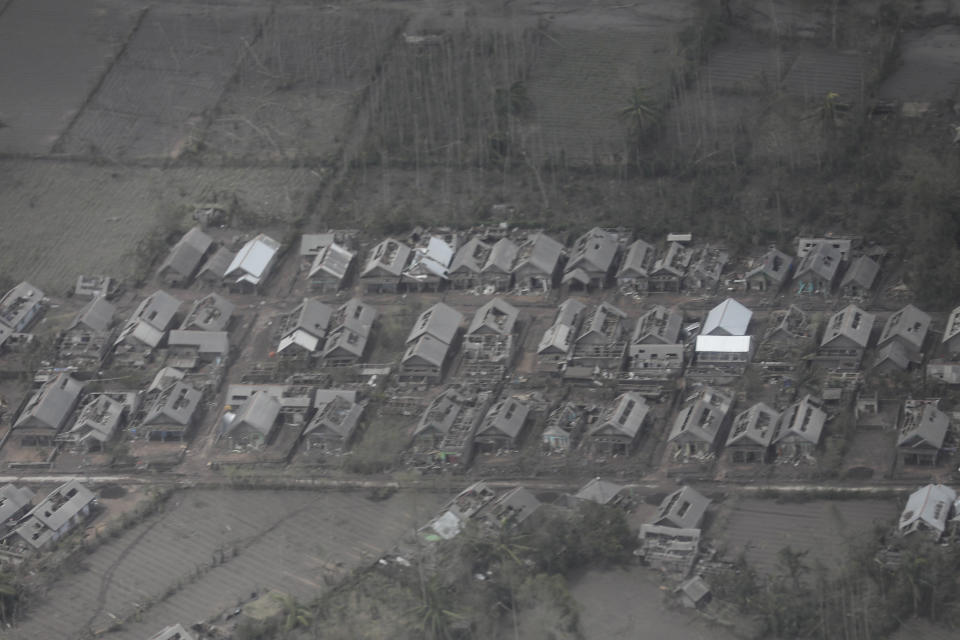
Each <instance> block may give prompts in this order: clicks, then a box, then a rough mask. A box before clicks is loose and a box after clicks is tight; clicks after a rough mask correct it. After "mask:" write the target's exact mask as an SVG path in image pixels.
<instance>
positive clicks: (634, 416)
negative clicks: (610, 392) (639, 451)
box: [588, 391, 650, 438]
mask: <svg viewBox="0 0 960 640" xmlns="http://www.w3.org/2000/svg"><path fill="white" fill-rule="evenodd" d="M648 413H650V405H648V404H647V401H646V400H644V398H643V396H641V395H640V394H638V393H634V392H632V391H628V392H627V393H623V394H620V395H619V396H617V398H616V400H614V401H613V404H612V405H611V406H610V407H608V408H607V410H606V411H604V412H603V415H601V416H600V419H599V420H597V422H596V424H594V425H593V427H592V428H591V429H590V433H589V434H588V435H590V436H595V435H600V434H607V433H612V434H617V435H623V436H626V437H628V438H636V437H637V434H638V433H639V432H640V428H641V427H643V422H644V420H646V418H647V414H648Z"/></svg>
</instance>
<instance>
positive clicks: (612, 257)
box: [562, 227, 620, 291]
mask: <svg viewBox="0 0 960 640" xmlns="http://www.w3.org/2000/svg"><path fill="white" fill-rule="evenodd" d="M619 252H620V243H619V242H618V241H617V235H616V234H615V233H610V232H609V231H604V230H603V229H600V228H599V227H594V228H593V229H591V230H590V231H587V232H586V233H585V234H583V235H582V236H580V237H579V238H577V240H576V242H574V244H573V250H572V252H571V254H570V259H569V260H567V265H566V267H565V268H564V272H563V279H562V283H563V284H565V285H567V286H568V287H570V288H581V289H583V290H586V291H589V290H590V289H603V288H604V287H606V286H607V282H608V281H609V279H610V277H611V276H612V275H613V269H614V266H615V262H616V259H617V254H618V253H619Z"/></svg>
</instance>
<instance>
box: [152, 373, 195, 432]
mask: <svg viewBox="0 0 960 640" xmlns="http://www.w3.org/2000/svg"><path fill="white" fill-rule="evenodd" d="M202 397H203V394H202V393H201V392H200V391H198V390H197V389H195V388H194V387H193V385H191V384H189V383H186V382H183V381H177V382H174V383H173V384H171V385H170V386H169V387H167V388H166V389H164V390H163V391H161V392H160V395H159V396H157V399H156V400H154V402H153V405H152V406H151V407H150V410H149V411H148V412H147V417H146V418H144V420H143V423H144V424H146V425H178V426H181V427H185V426H187V425H188V424H190V421H191V420H192V419H193V414H194V412H195V411H196V410H197V405H198V404H200V399H201V398H202Z"/></svg>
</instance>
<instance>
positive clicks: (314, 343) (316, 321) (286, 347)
mask: <svg viewBox="0 0 960 640" xmlns="http://www.w3.org/2000/svg"><path fill="white" fill-rule="evenodd" d="M332 316H333V309H332V308H331V307H330V306H329V305H326V304H324V303H322V302H320V301H319V300H316V299H315V298H304V299H303V302H301V303H300V304H299V305H297V306H296V307H295V308H294V309H293V310H292V311H291V312H290V313H287V314H285V315H283V316H282V317H281V318H280V323H279V324H280V343H279V344H278V345H277V356H278V357H280V358H281V359H282V360H283V361H284V362H285V363H287V364H288V365H301V366H305V365H307V364H309V363H310V362H312V360H313V359H314V358H317V357H319V356H320V353H321V349H322V348H323V344H324V341H325V340H326V338H327V330H328V329H329V328H330V318H331V317H332Z"/></svg>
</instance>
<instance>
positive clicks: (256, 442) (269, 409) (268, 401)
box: [221, 391, 280, 448]
mask: <svg viewBox="0 0 960 640" xmlns="http://www.w3.org/2000/svg"><path fill="white" fill-rule="evenodd" d="M279 417H280V401H279V400H277V399H276V398H275V397H273V395H271V394H269V393H266V392H264V391H260V392H257V393H254V394H253V395H252V396H250V399H249V400H247V401H246V402H244V403H243V406H241V407H240V410H239V411H237V413H236V414H235V415H234V414H230V413H226V414H224V427H223V431H222V432H221V436H222V437H226V438H227V439H228V440H229V442H230V445H231V446H232V447H234V448H239V447H254V448H260V447H263V446H265V445H268V444H270V441H271V439H272V437H273V435H274V433H275V431H276V428H277V427H278V426H279V423H278V420H277V419H278V418H279Z"/></svg>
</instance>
